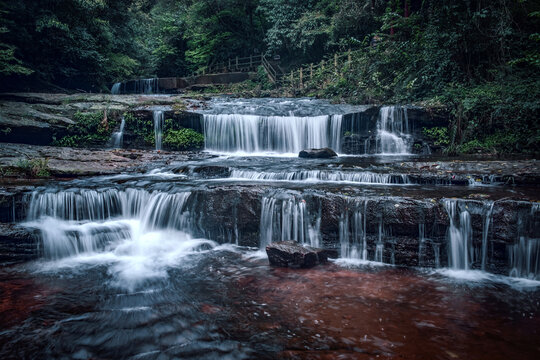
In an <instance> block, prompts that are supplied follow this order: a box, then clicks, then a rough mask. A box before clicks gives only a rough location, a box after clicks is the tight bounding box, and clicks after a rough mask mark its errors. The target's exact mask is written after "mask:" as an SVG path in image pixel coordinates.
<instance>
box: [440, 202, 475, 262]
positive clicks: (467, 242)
mask: <svg viewBox="0 0 540 360" xmlns="http://www.w3.org/2000/svg"><path fill="white" fill-rule="evenodd" d="M443 205H444V207H445V209H446V211H447V213H448V217H449V219H450V226H449V227H448V246H449V250H448V263H449V264H450V267H451V268H452V269H454V270H469V267H470V256H472V226H471V214H470V213H469V211H467V210H463V211H459V212H458V201H457V200H453V199H445V200H443Z"/></svg>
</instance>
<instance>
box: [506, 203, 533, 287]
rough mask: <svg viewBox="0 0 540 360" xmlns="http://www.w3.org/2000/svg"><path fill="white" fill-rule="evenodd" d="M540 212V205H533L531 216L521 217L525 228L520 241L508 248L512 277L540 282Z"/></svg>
mask: <svg viewBox="0 0 540 360" xmlns="http://www.w3.org/2000/svg"><path fill="white" fill-rule="evenodd" d="M539 212H540V204H533V206H532V207H531V210H530V212H529V214H522V215H521V217H520V222H521V224H520V225H521V226H522V227H525V228H524V229H521V232H522V235H521V236H519V239H518V241H517V242H516V243H515V244H513V245H510V246H509V247H508V255H509V263H510V268H511V270H510V276H513V277H522V278H528V279H534V280H540V238H538V215H537V214H538V213H539ZM535 221H536V223H535Z"/></svg>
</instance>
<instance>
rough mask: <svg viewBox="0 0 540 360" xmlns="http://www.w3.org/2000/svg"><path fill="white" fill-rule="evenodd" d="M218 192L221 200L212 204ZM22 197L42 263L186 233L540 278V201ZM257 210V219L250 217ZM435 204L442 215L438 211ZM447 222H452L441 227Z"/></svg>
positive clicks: (77, 192) (248, 194) (113, 192)
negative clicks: (294, 244)
mask: <svg viewBox="0 0 540 360" xmlns="http://www.w3.org/2000/svg"><path fill="white" fill-rule="evenodd" d="M151 189H153V190H151ZM239 191H240V193H239ZM215 196H218V197H219V199H220V200H219V203H220V204H225V205H217V204H216V203H215V202H214V200H212V199H214V197H215ZM24 201H28V203H29V208H28V209H27V220H28V221H27V223H26V224H27V226H29V227H34V228H37V229H39V230H41V233H42V250H43V254H44V256H45V258H47V259H62V258H66V257H71V256H73V255H78V254H87V253H96V252H97V253H102V252H107V251H109V250H107V249H116V248H117V244H119V243H125V242H133V241H135V242H137V241H138V240H137V239H139V240H141V239H144V241H142V240H141V241H142V242H141V245H140V246H143V245H142V244H145V243H146V242H149V243H154V244H159V243H156V241H158V240H159V241H164V240H163V239H166V238H181V237H182V236H185V234H187V235H189V236H191V237H195V238H205V239H210V240H214V241H217V242H220V243H236V244H239V245H247V246H259V247H261V248H264V247H265V245H266V244H268V243H270V242H272V241H284V240H292V241H297V242H299V243H303V244H308V245H311V246H316V247H317V246H318V247H320V246H323V245H324V246H327V247H330V248H335V249H340V250H341V252H340V253H341V257H343V258H349V259H359V260H368V261H378V262H385V263H396V264H401V265H409V266H415V265H420V266H434V267H440V266H447V265H446V264H447V262H446V258H448V266H449V267H450V268H452V269H456V270H471V269H478V270H480V269H482V270H485V271H488V272H495V273H499V274H503V273H504V274H506V275H511V276H515V277H521V278H530V279H538V278H539V276H540V266H539V263H540V261H539V259H540V246H539V240H538V237H537V235H536V234H538V231H537V229H538V225H539V221H538V205H536V204H531V203H527V202H508V201H505V200H501V201H500V202H499V201H490V200H482V201H479V200H466V199H443V200H441V201H440V202H439V203H437V202H434V201H419V200H414V199H405V200H404V199H401V198H400V197H398V198H391V197H390V198H389V197H375V198H372V197H369V196H368V197H366V196H360V197H350V196H343V195H340V194H332V193H327V192H326V191H325V192H317V191H315V192H311V191H304V192H298V191H295V190H290V189H288V190H285V191H283V190H281V191H279V192H273V193H271V194H269V195H266V196H264V197H262V198H261V197H260V193H259V192H258V191H254V192H253V191H251V190H249V189H247V190H241V189H236V190H227V191H225V192H224V191H223V190H215V192H214V190H210V191H209V189H198V190H191V191H188V190H185V187H184V185H182V186H181V187H180V188H178V189H176V190H175V188H174V187H170V186H162V185H161V184H160V185H159V186H155V187H154V186H152V187H150V188H148V189H147V190H143V189H129V188H123V189H114V188H108V189H76V188H71V189H65V190H44V189H41V190H38V191H36V192H34V193H33V194H32V196H29V197H28V198H27V199H26V200H24ZM210 204H212V205H210ZM510 204H511V205H510ZM509 206H511V207H510V208H509ZM255 209H257V210H258V211H260V212H259V214H260V217H259V216H255V217H254V216H253V210H255ZM441 209H443V213H444V210H446V212H447V214H448V217H446V216H444V215H440V210H441ZM508 211H511V212H512V214H513V215H512V217H513V218H512V219H509V220H505V221H509V223H508V224H515V225H508V226H507V225H505V227H508V228H509V229H510V228H512V229H511V230H509V231H510V234H505V235H504V238H503V239H504V240H503V241H501V240H498V239H497V238H499V239H500V235H498V234H497V233H498V232H500V230H501V225H500V224H499V219H501V218H500V217H501V216H502V214H503V213H507V212H508ZM245 219H252V220H253V221H254V223H250V221H245ZM402 219H403V220H402ZM447 219H449V226H444V225H443V224H444V222H445V221H447ZM495 219H498V220H495ZM505 219H506V218H505ZM402 221H404V222H402ZM216 224H217V225H216ZM403 224H405V226H404V225H403ZM492 227H494V229H495V230H493V231H490V229H491V228H492ZM414 228H416V229H417V232H415V231H414V230H413V229H414ZM169 231H173V232H182V234H184V235H182V236H179V235H177V234H176V235H174V236H173V235H170V234H168V232H169ZM445 234H446V235H445ZM171 236H172V237H171ZM257 236H258V238H257ZM509 236H512V237H513V238H514V239H515V240H514V242H513V243H512V239H511V238H509ZM415 237H416V240H417V241H415ZM323 240H324V241H323ZM504 241H506V244H505V243H504ZM171 246H176V245H174V244H172V245H171ZM398 248H399V250H398ZM505 250H506V252H505ZM115 251H116V250H115Z"/></svg>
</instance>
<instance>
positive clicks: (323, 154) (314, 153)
mask: <svg viewBox="0 0 540 360" xmlns="http://www.w3.org/2000/svg"><path fill="white" fill-rule="evenodd" d="M336 156H338V155H337V154H336V152H335V151H334V150H332V149H330V148H322V149H306V150H302V151H300V153H299V154H298V157H301V158H305V159H329V158H332V157H336Z"/></svg>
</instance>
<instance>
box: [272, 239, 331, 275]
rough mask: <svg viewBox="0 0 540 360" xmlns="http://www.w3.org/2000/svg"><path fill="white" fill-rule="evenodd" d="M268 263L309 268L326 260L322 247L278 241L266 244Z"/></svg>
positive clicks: (325, 253)
mask: <svg viewBox="0 0 540 360" xmlns="http://www.w3.org/2000/svg"><path fill="white" fill-rule="evenodd" d="M266 254H267V255H268V261H270V265H274V266H280V267H290V268H310V267H314V266H316V265H319V264H324V263H326V262H328V253H327V252H326V251H325V250H324V249H318V248H314V247H311V246H305V245H301V244H299V243H297V242H294V241H278V242H274V243H271V244H270V245H268V246H266Z"/></svg>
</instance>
